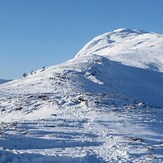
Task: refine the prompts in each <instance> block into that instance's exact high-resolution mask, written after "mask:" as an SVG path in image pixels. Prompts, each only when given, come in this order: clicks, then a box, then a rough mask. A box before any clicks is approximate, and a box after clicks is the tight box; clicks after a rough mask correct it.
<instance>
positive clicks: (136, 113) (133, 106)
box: [0, 29, 163, 163]
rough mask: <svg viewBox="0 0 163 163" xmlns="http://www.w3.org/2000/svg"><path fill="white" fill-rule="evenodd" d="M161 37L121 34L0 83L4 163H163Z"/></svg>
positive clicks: (0, 158)
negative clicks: (20, 76) (70, 56)
mask: <svg viewBox="0 0 163 163" xmlns="http://www.w3.org/2000/svg"><path fill="white" fill-rule="evenodd" d="M162 99H163V35H162V34H158V33H148V32H144V31H140V30H130V29H118V30H115V31H113V32H109V33H105V34H103V35H100V36H98V37H96V38H94V39H93V40H92V41H90V42H89V43H88V44H87V45H86V46H85V47H83V48H82V50H80V52H79V53H78V54H77V55H76V56H75V58H73V59H71V60H69V61H67V62H65V63H63V64H59V65H55V66H51V67H47V68H43V69H40V70H37V71H34V72H32V73H29V74H27V75H25V76H24V77H22V78H21V79H17V80H14V81H11V82H8V83H4V84H0V162H1V163H6V162H14V163H20V162H27V163H35V162H40V163H44V162H47V163H51V162H68V163H72V162H74V163H78V162H86V163H87V162H88V163H89V162H97V163H98V162H162V161H163V153H162V151H163V142H162V140H163V130H162V126H163V109H162V108H163V100H162Z"/></svg>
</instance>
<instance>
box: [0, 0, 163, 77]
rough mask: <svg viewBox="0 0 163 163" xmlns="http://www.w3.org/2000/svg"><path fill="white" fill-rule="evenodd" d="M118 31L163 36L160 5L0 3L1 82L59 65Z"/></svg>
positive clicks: (78, 0) (59, 0) (145, 0)
mask: <svg viewBox="0 0 163 163" xmlns="http://www.w3.org/2000/svg"><path fill="white" fill-rule="evenodd" d="M117 28H131V29H142V30H146V31H156V32H160V33H163V0H14V1H13V0H3V1H0V78H8V79H14V78H19V77H22V74H23V73H24V72H30V71H31V70H36V69H39V68H42V67H43V66H50V65H54V64H58V63H62V62H64V61H66V60H68V59H71V58H73V57H74V56H75V54H76V53H77V52H78V51H79V50H80V49H81V48H82V47H83V46H84V45H85V44H86V43H87V42H88V41H90V40H91V39H92V38H94V37H95V36H97V35H99V34H102V33H105V32H109V31H112V30H115V29H117Z"/></svg>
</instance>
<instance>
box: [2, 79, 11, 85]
mask: <svg viewBox="0 0 163 163" xmlns="http://www.w3.org/2000/svg"><path fill="white" fill-rule="evenodd" d="M9 81H10V80H4V79H0V84H2V83H6V82H9Z"/></svg>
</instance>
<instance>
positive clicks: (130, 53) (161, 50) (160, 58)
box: [76, 28, 163, 72]
mask: <svg viewBox="0 0 163 163" xmlns="http://www.w3.org/2000/svg"><path fill="white" fill-rule="evenodd" d="M92 54H96V55H100V56H105V57H107V58H109V59H110V60H112V61H118V62H121V63H122V64H124V65H128V66H133V67H139V68H144V69H150V70H156V71H160V72H163V34H159V33H153V32H145V31H142V30H131V29H126V28H123V29H117V30H114V31H112V32H108V33H105V34H103V35H100V36H97V37H95V38H94V39H93V40H91V41H90V42H89V43H87V44H86V45H85V46H84V47H83V48H82V49H81V50H80V51H79V52H78V54H77V55H76V57H82V56H88V55H92Z"/></svg>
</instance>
